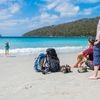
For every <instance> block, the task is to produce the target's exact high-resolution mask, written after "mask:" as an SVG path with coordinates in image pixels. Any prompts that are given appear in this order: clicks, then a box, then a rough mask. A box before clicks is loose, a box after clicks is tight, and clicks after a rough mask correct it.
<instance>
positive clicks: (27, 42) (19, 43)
mask: <svg viewBox="0 0 100 100" xmlns="http://www.w3.org/2000/svg"><path fill="white" fill-rule="evenodd" d="M87 41H88V38H19V37H16V38H15V37H9V38H7V37H5V38H4V37H3V38H0V53H3V52H4V46H5V42H9V44H10V50H11V52H12V53H25V52H26V53H32V52H39V51H43V50H45V49H46V48H49V47H54V48H57V50H58V51H62V52H64V51H67V52H68V51H75V50H80V49H84V48H86V47H87Z"/></svg>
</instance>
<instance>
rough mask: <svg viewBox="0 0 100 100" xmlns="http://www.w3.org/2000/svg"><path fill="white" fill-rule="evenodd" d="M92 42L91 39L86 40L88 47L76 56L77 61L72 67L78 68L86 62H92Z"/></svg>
mask: <svg viewBox="0 0 100 100" xmlns="http://www.w3.org/2000/svg"><path fill="white" fill-rule="evenodd" d="M94 41H95V40H94V39H93V38H90V39H89V40H88V46H89V47H88V48H87V49H86V50H84V51H83V52H82V53H80V54H79V55H78V56H77V61H76V63H75V64H74V65H73V66H72V67H74V68H79V67H81V65H82V64H83V63H84V62H86V61H87V60H90V61H93V46H94Z"/></svg>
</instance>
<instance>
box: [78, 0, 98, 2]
mask: <svg viewBox="0 0 100 100" xmlns="http://www.w3.org/2000/svg"><path fill="white" fill-rule="evenodd" d="M77 2H84V3H96V2H100V0H77Z"/></svg>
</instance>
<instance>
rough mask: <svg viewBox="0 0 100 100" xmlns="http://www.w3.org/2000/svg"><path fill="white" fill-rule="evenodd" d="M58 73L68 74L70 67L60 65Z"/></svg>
mask: <svg viewBox="0 0 100 100" xmlns="http://www.w3.org/2000/svg"><path fill="white" fill-rule="evenodd" d="M60 71H61V72H62V73H69V72H71V67H70V66H69V65H67V64H66V65H62V66H61V67H60Z"/></svg>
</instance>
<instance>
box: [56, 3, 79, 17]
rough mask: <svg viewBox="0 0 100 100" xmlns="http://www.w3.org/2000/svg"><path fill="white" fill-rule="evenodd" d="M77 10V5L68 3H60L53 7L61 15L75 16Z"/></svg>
mask: <svg viewBox="0 0 100 100" xmlns="http://www.w3.org/2000/svg"><path fill="white" fill-rule="evenodd" d="M79 10H80V8H79V6H74V5H72V4H68V3H61V4H60V5H58V6H57V7H56V8H55V11H57V12H59V13H60V15H61V17H65V16H66V17H69V16H75V15H76V14H77V13H78V11H79Z"/></svg>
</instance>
